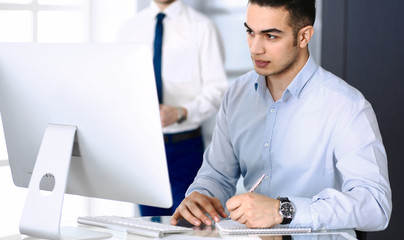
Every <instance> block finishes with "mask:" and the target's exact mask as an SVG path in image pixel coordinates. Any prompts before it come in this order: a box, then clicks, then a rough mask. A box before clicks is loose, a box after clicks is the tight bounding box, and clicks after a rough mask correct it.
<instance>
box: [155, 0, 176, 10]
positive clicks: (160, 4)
mask: <svg viewBox="0 0 404 240" xmlns="http://www.w3.org/2000/svg"><path fill="white" fill-rule="evenodd" d="M175 1H176V0H173V1H158V0H155V1H154V3H156V5H157V7H158V8H159V9H160V11H163V10H165V9H166V8H167V7H168V6H170V5H171V4H172V3H174V2H175Z"/></svg>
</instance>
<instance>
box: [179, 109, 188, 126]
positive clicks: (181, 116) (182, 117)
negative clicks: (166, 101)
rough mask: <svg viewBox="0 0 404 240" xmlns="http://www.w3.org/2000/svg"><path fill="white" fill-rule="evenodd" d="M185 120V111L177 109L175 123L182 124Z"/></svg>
mask: <svg viewBox="0 0 404 240" xmlns="http://www.w3.org/2000/svg"><path fill="white" fill-rule="evenodd" d="M186 119H187V110H186V109H185V108H183V107H177V123H182V122H184V121H185V120H186Z"/></svg>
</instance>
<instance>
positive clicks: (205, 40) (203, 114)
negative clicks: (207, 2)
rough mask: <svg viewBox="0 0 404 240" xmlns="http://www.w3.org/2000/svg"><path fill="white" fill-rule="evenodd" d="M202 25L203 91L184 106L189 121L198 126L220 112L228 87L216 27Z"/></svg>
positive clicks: (207, 24)
mask: <svg viewBox="0 0 404 240" xmlns="http://www.w3.org/2000/svg"><path fill="white" fill-rule="evenodd" d="M200 24H203V27H202V28H201V29H202V31H200V32H198V35H199V36H200V37H199V45H198V48H199V63H200V64H199V67H200V75H201V76H200V78H201V91H200V92H199V94H198V95H197V96H196V97H195V98H194V99H193V100H192V101H190V102H187V103H185V104H184V105H183V107H185V108H186V109H187V111H188V116H187V121H189V122H192V123H196V124H197V125H200V124H201V123H202V122H203V121H204V120H206V119H207V118H209V117H210V116H212V115H213V114H215V113H216V112H217V111H218V109H219V107H220V102H221V100H222V97H223V94H224V92H225V90H226V89H227V86H228V83H227V78H226V72H225V69H224V57H223V56H224V53H223V49H222V47H221V44H220V41H219V36H218V34H217V32H216V29H215V26H214V25H213V23H212V22H204V23H200Z"/></svg>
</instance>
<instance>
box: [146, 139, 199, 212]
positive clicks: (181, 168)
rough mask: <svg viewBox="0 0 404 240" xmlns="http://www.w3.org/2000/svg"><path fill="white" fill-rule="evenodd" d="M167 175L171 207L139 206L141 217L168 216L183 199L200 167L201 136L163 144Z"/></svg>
mask: <svg viewBox="0 0 404 240" xmlns="http://www.w3.org/2000/svg"><path fill="white" fill-rule="evenodd" d="M165 149H166V157H167V165H168V174H169V177H170V183H171V191H172V196H173V206H172V207H171V208H157V207H150V206H144V205H140V213H141V215H142V216H170V215H172V214H173V213H174V212H175V209H176V208H177V207H178V205H180V203H181V202H182V200H184V198H185V192H186V191H187V189H188V187H189V185H191V183H192V182H193V181H194V178H195V176H196V173H197V172H198V170H199V168H200V167H201V165H202V160H203V152H204V145H203V140H202V136H199V137H195V138H192V139H188V140H183V141H180V142H174V143H172V142H168V143H165Z"/></svg>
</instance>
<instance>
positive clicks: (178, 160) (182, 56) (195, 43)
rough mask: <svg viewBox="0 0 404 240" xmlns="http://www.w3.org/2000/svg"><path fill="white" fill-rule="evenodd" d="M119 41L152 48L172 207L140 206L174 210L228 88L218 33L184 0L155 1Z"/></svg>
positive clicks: (147, 212)
mask: <svg viewBox="0 0 404 240" xmlns="http://www.w3.org/2000/svg"><path fill="white" fill-rule="evenodd" d="M118 40H119V41H120V42H134V43H146V44H148V45H149V46H150V48H151V49H153V54H154V57H153V62H154V69H155V76H156V85H157V91H158V95H159V102H160V117H161V124H162V126H163V133H164V141H165V148H166V156H167V163H168V170H169V176H170V182H171V188H172V193H173V206H172V208H170V209H161V208H154V207H147V206H141V207H140V210H141V214H142V215H143V216H160V215H171V214H173V212H174V210H175V209H176V208H177V206H178V205H179V204H180V203H181V201H182V199H183V198H184V196H185V192H186V190H187V188H188V186H189V185H190V184H191V183H192V181H193V180H194V177H195V176H196V173H197V171H198V169H199V168H200V166H201V164H202V159H203V152H204V145H203V139H202V132H201V124H202V122H203V121H204V120H206V119H207V118H209V117H210V116H212V115H213V114H216V113H217V111H218V109H219V107H220V102H221V99H222V97H223V93H224V91H225V90H226V88H227V79H226V73H225V70H224V63H223V59H224V56H223V52H222V49H221V48H220V44H219V38H218V35H217V33H216V29H215V26H214V25H213V23H212V22H211V21H210V20H209V19H208V18H207V17H205V16H203V15H202V14H200V13H198V12H196V11H195V10H193V9H192V8H190V7H188V6H186V5H185V4H183V3H182V2H181V1H180V0H153V1H151V4H150V6H149V7H148V8H146V9H144V10H142V11H141V12H139V14H138V15H137V16H136V17H135V18H133V19H132V20H130V21H129V22H128V23H127V24H125V25H124V27H123V29H122V31H121V34H120V36H119V39H118Z"/></svg>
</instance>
